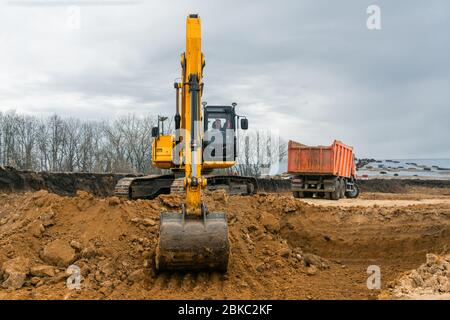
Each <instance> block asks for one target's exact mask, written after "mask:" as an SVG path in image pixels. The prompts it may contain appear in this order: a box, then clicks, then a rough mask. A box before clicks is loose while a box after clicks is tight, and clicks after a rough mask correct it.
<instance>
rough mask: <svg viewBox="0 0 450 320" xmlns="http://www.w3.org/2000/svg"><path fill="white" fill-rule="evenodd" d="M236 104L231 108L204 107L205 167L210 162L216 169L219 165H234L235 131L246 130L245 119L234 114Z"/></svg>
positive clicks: (235, 151) (235, 152)
mask: <svg viewBox="0 0 450 320" xmlns="http://www.w3.org/2000/svg"><path fill="white" fill-rule="evenodd" d="M235 107H236V103H233V104H232V105H231V106H206V105H205V107H204V111H203V112H204V128H203V129H204V133H205V134H204V138H203V148H204V150H205V152H204V161H205V163H206V167H208V164H209V163H210V162H213V163H214V166H215V167H216V168H217V165H218V164H219V163H221V162H222V163H224V165H226V166H229V164H230V163H233V164H234V161H236V157H237V150H236V145H237V130H238V128H239V119H240V120H241V121H240V128H241V129H243V130H247V129H248V121H247V119H246V118H242V119H241V116H238V115H237V114H236V112H235Z"/></svg>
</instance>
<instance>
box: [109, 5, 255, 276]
mask: <svg viewBox="0 0 450 320" xmlns="http://www.w3.org/2000/svg"><path fill="white" fill-rule="evenodd" d="M204 66H205V58H204V56H203V53H202V50H201V23H200V17H199V16H198V15H197V14H191V15H189V16H188V17H187V21H186V51H185V52H184V53H183V54H182V55H181V67H182V75H181V82H179V83H175V85H174V87H175V89H176V110H175V117H174V123H175V133H174V134H165V133H164V121H165V120H166V119H167V118H166V117H158V126H157V127H154V128H152V136H153V138H154V139H153V143H152V164H153V166H155V167H158V168H161V169H170V170H171V173H170V174H165V175H150V176H143V177H133V178H124V179H121V180H120V181H119V182H118V183H117V185H116V188H115V193H116V195H119V196H125V197H128V198H130V199H151V198H154V197H156V196H157V195H159V194H163V193H172V192H175V193H185V203H184V204H183V205H182V208H181V212H173V213H169V212H165V213H161V217H160V233H159V241H158V246H157V249H156V254H155V267H156V269H157V270H158V271H165V270H169V271H176V270H202V269H203V270H205V269H206V270H210V271H212V270H215V271H221V272H225V271H226V270H227V267H228V257H229V240H228V226H227V219H226V214H225V213H221V212H209V211H208V209H207V208H206V206H205V204H204V203H203V201H202V190H203V189H205V188H207V186H208V188H209V189H218V188H224V189H226V190H228V192H229V193H232V194H233V193H234V194H236V193H238V194H252V193H254V192H256V189H257V184H256V179H255V178H252V177H244V176H235V175H212V174H211V172H212V170H213V169H223V168H229V167H231V166H233V165H235V161H236V139H237V137H236V132H237V130H238V129H239V128H238V127H239V126H240V128H241V129H243V130H246V129H247V128H248V121H247V119H246V118H245V117H242V116H239V115H237V114H236V104H235V103H233V104H232V105H231V106H209V105H207V104H206V103H205V102H203V103H202V93H203V68H204Z"/></svg>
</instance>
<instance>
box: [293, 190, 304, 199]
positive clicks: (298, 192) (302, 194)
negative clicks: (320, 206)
mask: <svg viewBox="0 0 450 320" xmlns="http://www.w3.org/2000/svg"><path fill="white" fill-rule="evenodd" d="M292 194H293V195H294V198H304V197H305V194H304V192H301V191H294V192H292Z"/></svg>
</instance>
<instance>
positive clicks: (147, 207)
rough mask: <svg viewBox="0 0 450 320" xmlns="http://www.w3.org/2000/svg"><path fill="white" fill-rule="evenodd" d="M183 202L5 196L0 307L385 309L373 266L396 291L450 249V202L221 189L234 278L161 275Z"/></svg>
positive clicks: (216, 198) (219, 205)
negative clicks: (162, 252) (324, 201)
mask: <svg viewBox="0 0 450 320" xmlns="http://www.w3.org/2000/svg"><path fill="white" fill-rule="evenodd" d="M182 201H183V199H182V197H179V196H175V195H162V196H159V197H158V198H156V199H155V200H136V201H128V200H123V199H120V198H117V197H107V198H96V197H94V196H93V195H92V194H90V193H87V192H85V191H78V192H76V194H75V196H73V197H69V196H60V195H56V194H53V193H49V192H47V191H45V190H41V191H38V192H29V193H22V194H13V193H11V194H0V204H1V205H0V299H90V298H92V299H198V298H200V299H211V298H215V299H233V298H234V299H270V298H271V299H320V298H323V299H325V298H326V299H349V298H359V299H375V298H376V297H377V295H378V294H379V293H380V292H379V291H373V290H368V289H367V286H366V280H367V272H366V269H367V266H369V265H373V264H376V265H380V266H381V269H382V273H383V281H384V282H385V281H386V283H387V281H391V280H394V279H396V278H397V277H398V276H399V275H400V274H401V273H402V272H405V271H406V270H409V269H412V268H413V267H415V266H417V265H418V264H419V263H420V261H421V260H422V259H423V256H424V255H425V254H426V253H427V252H439V251H441V250H443V249H444V248H445V247H446V246H447V245H448V243H450V205H449V203H448V202H447V203H440V204H433V205H431V204H420V203H419V204H416V205H412V206H405V207H380V206H377V205H370V206H354V207H348V208H340V207H327V206H323V205H320V203H321V202H320V200H317V203H316V204H308V203H306V202H304V201H302V200H300V199H294V198H293V197H292V196H291V195H280V194H258V195H255V196H228V195H227V194H225V193H224V192H223V191H221V190H218V191H214V192H212V193H211V192H205V202H206V205H207V206H208V209H209V210H210V211H220V212H226V213H227V216H228V223H229V237H230V242H231V258H230V264H229V270H228V272H227V273H226V274H220V273H214V272H213V273H207V272H200V273H189V272H186V273H181V272H180V273H160V274H155V273H154V271H153V269H152V263H151V261H152V257H153V254H154V249H155V246H156V242H157V234H158V229H159V214H160V212H162V211H177V212H178V211H179V210H180V207H181V203H182ZM393 201H394V200H393ZM78 274H79V275H80V277H78ZM78 280H80V281H78ZM384 282H383V283H384Z"/></svg>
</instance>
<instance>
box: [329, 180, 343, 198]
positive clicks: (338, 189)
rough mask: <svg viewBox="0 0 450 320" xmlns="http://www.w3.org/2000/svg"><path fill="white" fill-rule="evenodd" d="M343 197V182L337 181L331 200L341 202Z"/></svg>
mask: <svg viewBox="0 0 450 320" xmlns="http://www.w3.org/2000/svg"><path fill="white" fill-rule="evenodd" d="M340 195H341V182H340V181H339V180H336V182H335V183H334V191H332V192H330V199H331V200H339V198H340Z"/></svg>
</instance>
